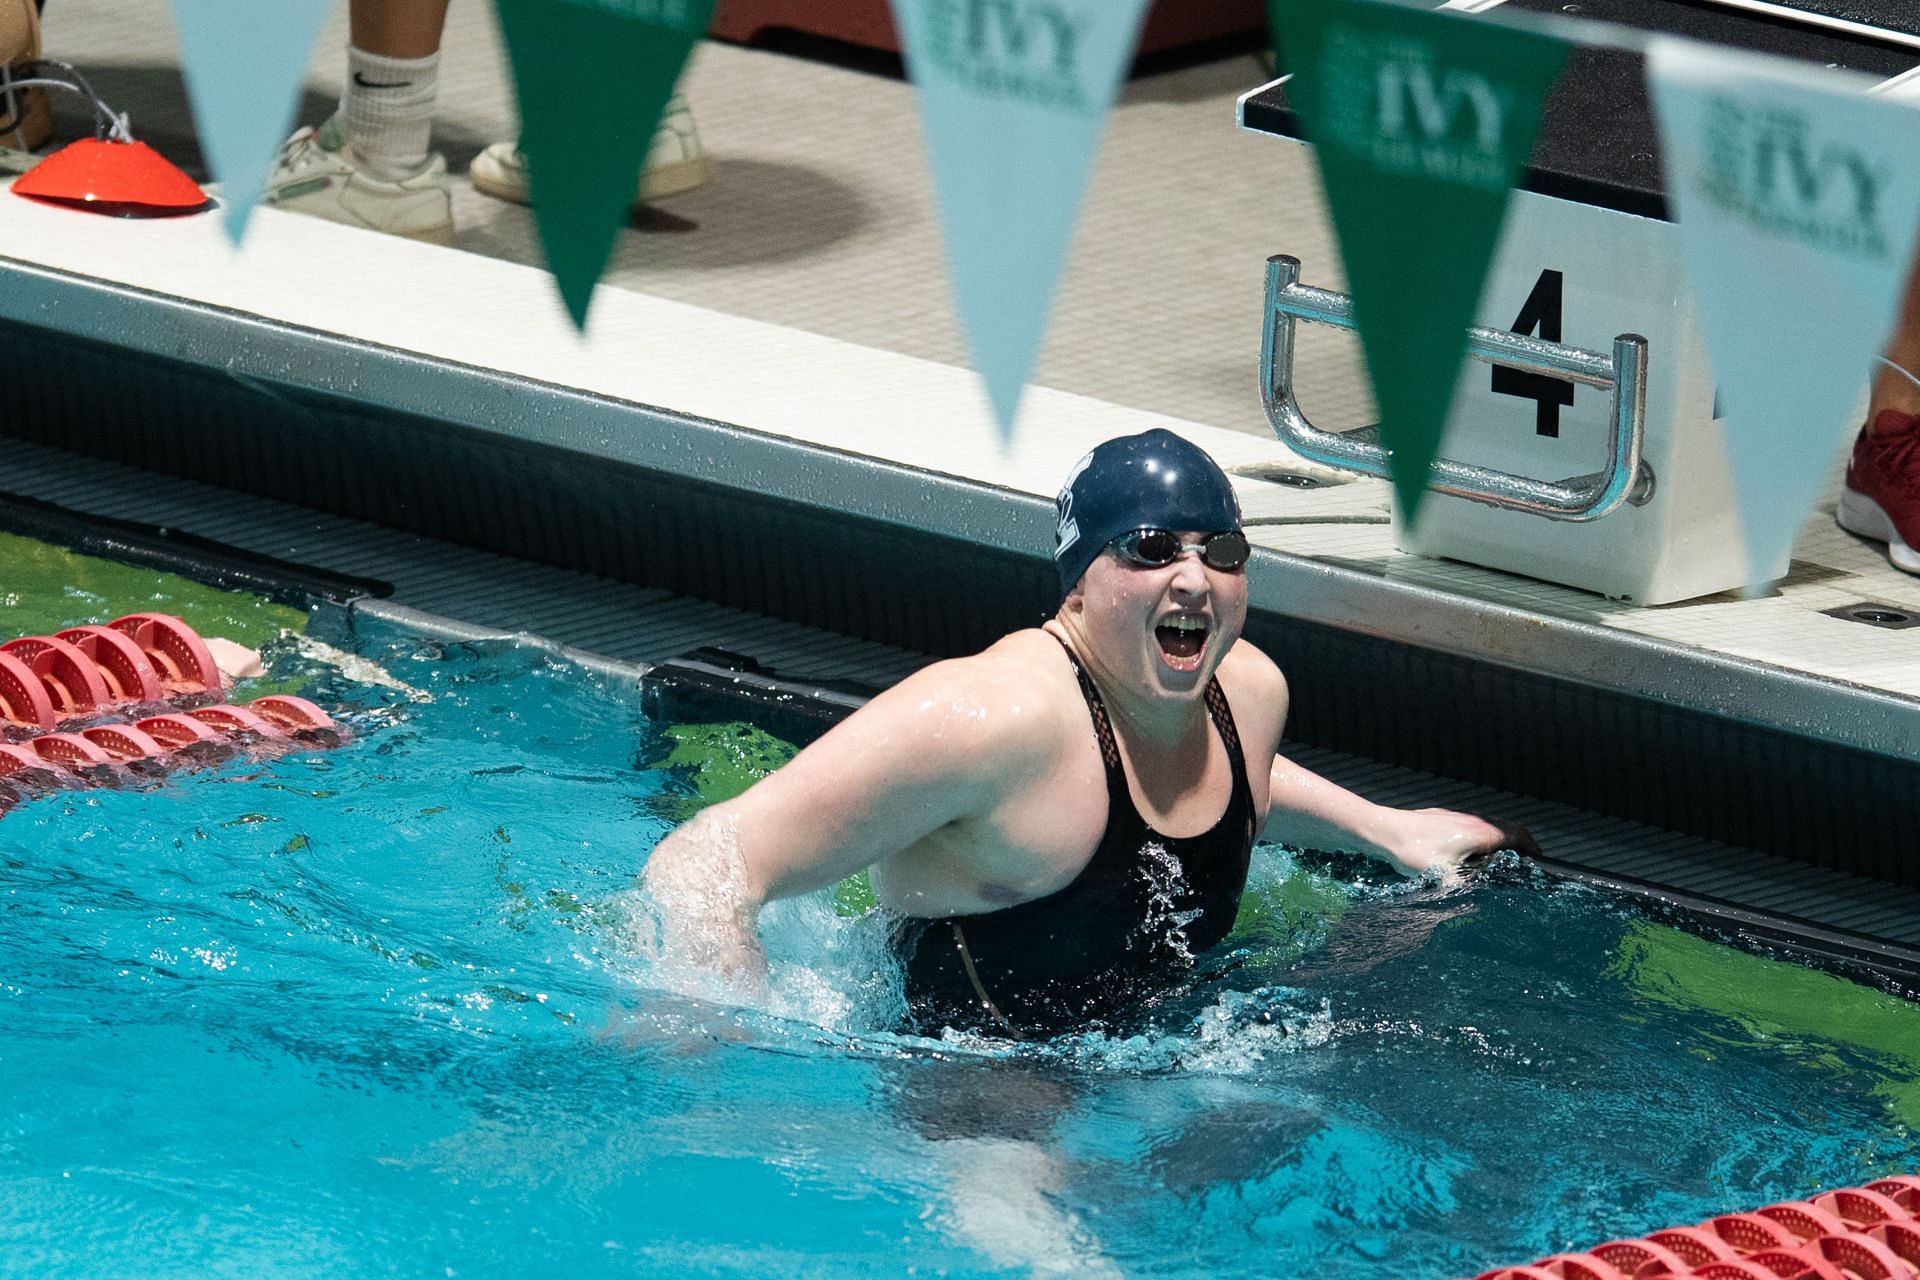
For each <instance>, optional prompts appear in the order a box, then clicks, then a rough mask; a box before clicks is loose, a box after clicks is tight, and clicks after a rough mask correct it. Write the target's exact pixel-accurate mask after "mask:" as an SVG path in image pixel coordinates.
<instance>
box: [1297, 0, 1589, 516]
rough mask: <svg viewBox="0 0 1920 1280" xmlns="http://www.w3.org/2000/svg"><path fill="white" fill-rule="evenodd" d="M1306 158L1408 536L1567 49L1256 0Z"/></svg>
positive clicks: (1463, 22) (1494, 33)
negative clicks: (1308, 148) (1307, 146)
mask: <svg viewBox="0 0 1920 1280" xmlns="http://www.w3.org/2000/svg"><path fill="white" fill-rule="evenodd" d="M1267 12H1268V16H1269V19H1270V30H1271V31H1272V32H1273V33H1274V37H1275V40H1276V44H1277V43H1278V42H1279V41H1281V40H1283V39H1284V41H1285V51H1284V53H1283V54H1282V55H1281V56H1282V65H1283V67H1284V69H1285V70H1287V71H1289V72H1292V73H1293V79H1292V80H1290V81H1288V83H1287V95H1288V97H1289V99H1290V100H1291V101H1292V103H1293V105H1294V107H1295V108H1296V109H1297V110H1298V112H1299V114H1300V118H1301V123H1302V125H1303V127H1304V131H1305V133H1306V136H1307V139H1308V141H1310V142H1312V143H1313V145H1314V149H1315V153H1316V159H1317V160H1318V162H1319V165H1320V179H1321V182H1322V184H1323V185H1324V186H1325V188H1326V193H1327V204H1328V206H1329V208H1330V209H1331V210H1332V212H1333V225H1334V231H1335V234H1336V235H1337V236H1338V237H1339V240H1340V253H1341V256H1342V257H1343V258H1344V259H1345V260H1346V266H1347V279H1348V281H1349V284H1350V287H1351V289H1352V291H1353V309H1354V319H1355V321H1356V323H1357V324H1358V326H1359V330H1360V342H1361V346H1362V347H1363V348H1364V350H1365V352H1366V360H1367V373H1368V375H1369V377H1370V378H1371V379H1372V382H1373V393H1374V399H1375V401H1376V402H1377V403H1378V404H1379V406H1380V418H1381V421H1380V439H1381V443H1382V444H1384V445H1385V446H1386V447H1387V448H1388V449H1390V450H1392V458H1391V465H1392V468H1393V486H1394V491H1395V493H1396V494H1397V496H1398V497H1399V501H1400V510H1401V512H1402V514H1403V516H1404V518H1405V520H1406V521H1407V523H1408V524H1412V523H1413V520H1414V518H1415V516H1416V515H1417V514H1418V512H1419V508H1420V501H1421V499H1422V498H1423V497H1424V496H1425V494H1426V486H1427V473H1428V471H1429V469H1430V468H1431V466H1432V464H1433V460H1434V458H1435V457H1436V456H1437V455H1438V454H1439V452H1440V437H1441V435H1442V433H1443V432H1444V431H1445V430H1446V425H1447V409H1448V406H1449V405H1450V404H1451V403H1452V400H1453V392H1454V387H1455V384H1456V383H1457V382H1458V381H1459V377H1460V365H1461V362H1462V361H1463V360H1464V359H1465V358H1466V350H1467V328H1468V326H1469V325H1471V324H1472V323H1473V318H1474V314H1475V312H1476V310H1477V309H1478V306H1479V302H1480V290H1481V287H1482V285H1483V284H1484V283H1485V280H1486V274H1487V268H1488V266H1489V265H1490V264H1491V262H1492V259H1493V249H1494V245H1495V244H1496V243H1497V242H1498V240H1499V238H1500V224H1501V223H1502V221H1503V220H1504V219H1505V217H1506V212H1507V198H1508V196H1509V194H1510V192H1511V188H1512V185H1513V182H1514V179H1515V178H1516V177H1518V176H1519V174H1520V172H1521V170H1522V169H1523V168H1524V166H1525V164H1526V161H1527V156H1528V155H1529V153H1531V152H1532V150H1533V139H1534V134H1535V133H1536V131H1537V130H1538V128H1539V125H1540V104H1541V101H1542V99H1544V98H1545V97H1546V95H1547V91H1548V90H1549V89H1550V88H1552V86H1553V82H1554V80H1555V79H1556V78H1557V77H1558V76H1559V74H1560V69H1561V67H1562V65H1563V64H1564V63H1565V62H1566V58H1567V46H1566V45H1565V44H1563V43H1562V42H1560V41H1558V40H1555V39H1552V38H1550V37H1547V36H1542V35H1537V34H1535V33H1533V32H1528V31H1521V30H1516V29H1515V28H1512V27H1508V26H1503V25H1499V24H1496V23H1494V22H1492V21H1489V20H1486V19H1480V18H1471V17H1464V16H1456V15H1452V14H1447V13H1439V12H1434V11H1429V10H1425V9H1414V8H1408V7H1405V6H1402V5H1398V4H1392V3H1379V2H1377V0H1267Z"/></svg>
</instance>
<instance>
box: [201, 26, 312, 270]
mask: <svg viewBox="0 0 1920 1280" xmlns="http://www.w3.org/2000/svg"><path fill="white" fill-rule="evenodd" d="M332 7H333V0H273V2H272V3H271V4H263V3H261V0H173V23H174V26H175V27H176V28H178V30H179V32H180V65H181V68H182V70H183V71H184V72H185V74H186V80H187V100H188V102H189V104H190V105H191V106H192V108H193V128H194V132H195V133H196V134H198V135H199V138H200V147H201V150H202V151H203V152H204V153H205V154H206V160H207V168H208V170H209V171H211V172H212V174H213V176H214V178H215V180H217V181H218V182H219V183H220V199H221V202H222V203H223V204H225V205H226V224H227V234H228V235H229V236H231V237H232V238H233V242H234V243H235V244H239V243H240V237H241V236H242V235H243V234H244V233H245V232H246V229H247V218H248V217H249V216H251V214H252V213H253V207H254V206H255V205H256V204H258V203H260V195H261V191H262V190H263V188H264V187H265V186H266V181H267V174H268V173H269V172H270V171H271V170H272V169H273V161H274V158H275V157H276V156H278V155H279V154H280V146H281V144H282V143H284V142H285V141H286V140H287V135H288V134H289V133H291V132H292V131H293V118H294V113H295V111H296V110H297V109H298V107H299V105H300V84H301V81H302V80H303V79H304V78H305V77H306V71H307V63H308V62H309V61H311V60H312V57H313V42H314V41H315V39H317V38H318V37H319V35H320V25H321V23H323V22H325V21H326V18H327V10H329V9H331V8H332Z"/></svg>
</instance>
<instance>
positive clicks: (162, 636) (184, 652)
mask: <svg viewBox="0 0 1920 1280" xmlns="http://www.w3.org/2000/svg"><path fill="white" fill-rule="evenodd" d="M107 625H108V626H109V627H112V628H113V629H114V630H115V631H119V632H123V633H125V634H126V635H127V637H128V638H129V639H131V640H132V641H133V642H134V643H135V644H137V645H139V646H140V651H141V652H142V653H144V654H146V655H147V660H148V661H150V662H151V663H153V665H154V669H155V670H157V671H158V672H159V673H160V681H161V683H162V684H163V685H165V686H167V687H168V688H169V689H171V690H173V691H175V692H180V693H201V692H206V693H219V692H221V691H222V690H223V689H224V688H225V687H226V686H225V685H224V684H223V683H222V682H221V679H220V668H219V667H217V666H215V665H214V662H213V655H212V654H211V653H208V652H207V646H206V645H205V643H203V642H202V641H201V639H200V636H199V633H198V632H196V631H195V630H194V629H193V628H192V627H190V626H188V625H187V624H186V623H184V622H182V621H180V619H178V618H176V617H173V616H172V615H171V614H165V613H130V614H128V615H127V616H126V617H124V618H115V619H114V620H113V621H112V622H109V623H108V624H107Z"/></svg>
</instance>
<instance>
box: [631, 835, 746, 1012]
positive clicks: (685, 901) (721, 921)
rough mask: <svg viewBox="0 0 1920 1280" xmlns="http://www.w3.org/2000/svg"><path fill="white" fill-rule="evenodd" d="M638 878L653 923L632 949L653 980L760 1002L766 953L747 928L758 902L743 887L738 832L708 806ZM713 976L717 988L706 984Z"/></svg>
mask: <svg viewBox="0 0 1920 1280" xmlns="http://www.w3.org/2000/svg"><path fill="white" fill-rule="evenodd" d="M640 882H641V888H642V889H643V890H644V892H645V893H646V896H647V898H648V899H649V902H650V905H651V907H652V914H653V923H654V925H655V928H654V930H653V933H652V936H651V937H644V938H642V939H640V947H641V950H643V951H644V952H645V953H646V954H647V957H648V959H649V960H651V961H652V962H653V975H652V976H653V977H654V979H655V980H656V981H657V982H658V983H659V985H660V986H662V987H665V988H666V989H668V990H670V991H676V992H679V993H680V994H683V995H690V996H698V997H702V998H708V999H711V998H713V997H715V996H722V997H731V998H733V999H736V1000H741V1001H743V1002H745V1003H748V1004H763V1003H764V1002H765V997H766V993H767V955H766V952H765V951H764V950H762V949H761V946H760V935H759V933H758V931H757V929H756V928H755V918H756V917H757V915H758V914H759V905H760V904H759V903H758V902H756V901H753V900H752V897H751V895H750V894H748V893H747V891H746V874H745V867H744V865H743V863H742V862H741V859H740V850H739V842H738V837H737V835H736V833H735V832H734V830H733V829H732V827H731V825H730V824H729V823H728V821H727V820H726V819H725V818H724V817H721V816H719V815H716V814H715V813H714V812H713V811H712V810H708V811H706V812H703V813H701V814H699V815H698V816H696V817H695V818H693V819H692V820H691V821H689V822H688V823H686V824H685V825H684V826H682V827H681V828H680V829H679V830H678V831H675V832H673V833H672V834H671V835H669V836H668V837H667V838H666V839H664V840H662V841H661V842H660V845H659V847H658V848H656V849H655V850H654V851H653V855H652V856H651V857H649V858H648V859H647V866H646V870H645V871H644V872H643V873H642V874H641V878H640ZM716 978H717V979H718V980H719V982H720V984H721V985H722V986H723V988H724V990H721V991H715V990H714V989H713V987H714V980H715V979H716Z"/></svg>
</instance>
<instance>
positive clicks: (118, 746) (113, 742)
mask: <svg viewBox="0 0 1920 1280" xmlns="http://www.w3.org/2000/svg"><path fill="white" fill-rule="evenodd" d="M80 736H81V737H83V738H85V739H86V740H87V741H88V742H91V743H92V744H93V745H94V746H96V747H99V748H100V749H101V750H102V751H104V752H106V753H107V754H108V755H110V756H112V757H113V758H114V760H115V761H116V762H125V761H128V760H151V759H153V758H154V757H155V756H163V755H165V754H167V751H168V748H167V747H166V746H165V745H164V744H162V743H160V742H157V741H155V740H154V739H153V738H151V737H149V736H148V735H147V734H145V733H143V732H141V731H140V730H139V729H136V728H134V727H133V726H132V725H130V724H100V725H95V726H93V727H92V728H91V729H82V730H81V731H80Z"/></svg>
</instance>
